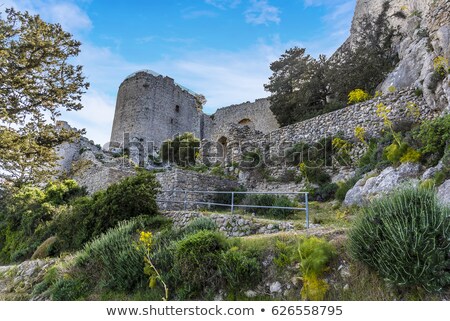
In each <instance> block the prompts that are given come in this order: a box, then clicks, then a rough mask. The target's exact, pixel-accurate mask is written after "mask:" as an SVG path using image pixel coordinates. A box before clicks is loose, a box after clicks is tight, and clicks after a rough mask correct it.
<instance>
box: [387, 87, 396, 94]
mask: <svg viewBox="0 0 450 321" xmlns="http://www.w3.org/2000/svg"><path fill="white" fill-rule="evenodd" d="M388 91H389V92H390V93H391V94H392V93H395V92H396V91H397V88H395V86H389V88H388Z"/></svg>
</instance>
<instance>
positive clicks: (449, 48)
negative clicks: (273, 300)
mask: <svg viewBox="0 0 450 321" xmlns="http://www.w3.org/2000/svg"><path fill="white" fill-rule="evenodd" d="M383 3H384V0H372V1H369V0H358V1H357V5H356V10H355V19H354V21H353V24H352V28H351V35H350V37H349V38H348V40H347V41H346V42H345V43H344V44H343V46H342V47H341V48H339V49H338V50H337V52H336V53H335V55H336V56H339V55H344V54H345V50H346V47H347V46H351V44H352V42H353V41H356V40H357V39H356V38H355V37H357V33H356V30H357V29H358V28H359V25H358V17H361V16H362V15H364V14H366V13H371V14H373V15H377V14H379V12H380V10H381V8H382V5H383ZM399 12H402V13H403V14H399ZM419 13H420V14H419ZM449 13H450V2H449V1H448V0H420V1H419V0H399V1H395V2H394V1H392V8H391V9H390V11H389V12H388V19H389V23H390V24H391V25H392V27H394V28H396V29H398V30H399V31H400V33H401V34H402V37H398V39H397V38H396V39H394V44H395V47H396V50H397V51H398V54H399V58H400V62H399V63H398V65H397V67H396V68H395V70H393V71H392V72H391V73H390V74H389V75H388V76H387V78H386V80H385V81H384V82H383V83H382V84H380V86H379V89H380V90H381V91H382V92H383V95H382V96H381V97H376V98H374V99H372V100H369V101H366V102H362V103H358V104H355V105H351V106H347V107H345V108H343V109H339V110H336V111H334V112H330V113H326V114H322V115H319V116H317V117H314V118H312V119H308V120H305V121H302V122H298V123H295V124H292V125H289V126H285V127H282V128H280V126H279V124H278V123H277V121H276V118H275V116H274V114H273V113H272V112H271V110H270V101H269V100H268V99H257V100H256V101H254V102H245V103H241V104H237V105H232V106H228V107H223V108H220V109H218V110H217V111H216V112H215V113H214V114H213V115H207V114H205V113H204V112H203V111H202V105H203V102H204V101H203V99H202V98H203V96H201V95H198V94H196V93H194V92H192V91H190V90H189V89H187V88H185V87H183V86H181V85H179V84H177V83H176V82H175V81H174V80H173V79H172V78H169V77H167V76H162V75H159V74H157V73H155V72H153V71H150V70H143V71H138V72H136V73H134V74H132V75H130V76H129V77H127V78H126V79H125V80H124V81H123V82H122V84H121V85H120V88H119V91H118V95H117V103H116V109H115V115H114V122H113V127H112V132H111V144H110V147H111V148H110V151H111V152H108V151H105V150H102V148H101V147H100V146H99V145H95V144H94V143H93V142H92V141H89V140H88V139H87V138H85V137H82V138H81V139H80V140H79V141H77V142H75V143H65V144H63V145H61V146H60V148H59V149H58V155H60V156H61V158H62V159H61V161H60V163H59V167H60V168H61V169H62V170H63V171H64V172H66V173H68V174H70V175H71V176H72V177H74V178H75V179H76V180H77V181H78V182H79V183H80V184H81V185H84V186H86V187H87V188H88V191H89V192H94V191H96V190H99V189H103V188H105V187H107V186H108V185H109V184H111V183H113V182H117V181H118V180H120V179H121V178H123V177H125V176H128V175H133V171H132V166H134V164H139V165H140V166H143V167H146V168H150V169H151V168H152V167H154V166H159V165H157V164H156V163H155V162H153V160H154V159H155V158H152V157H147V156H153V157H155V156H158V155H159V149H160V148H161V145H162V143H163V142H164V141H166V140H168V139H173V138H174V137H175V136H176V135H179V134H183V133H185V132H190V133H193V134H194V135H195V137H197V138H198V139H200V140H201V148H200V156H201V157H200V160H201V162H202V163H203V165H207V167H208V168H209V170H210V172H211V174H212V168H213V167H215V166H216V165H219V163H220V165H222V170H223V173H224V174H226V175H225V176H226V177H230V176H233V177H234V178H235V179H237V182H238V183H239V184H241V185H243V186H245V187H246V188H247V189H249V190H259V191H265V190H267V191H274V190H276V191H291V190H298V189H300V188H302V187H301V186H300V185H298V184H297V183H296V182H295V181H292V180H287V179H285V178H286V177H288V176H289V175H291V174H292V173H294V172H295V173H296V172H298V166H297V165H296V166H297V167H293V165H292V164H287V163H286V157H285V156H286V151H288V150H289V149H290V148H291V147H292V146H295V144H298V143H306V144H310V145H312V144H315V143H318V142H320V141H321V140H322V139H323V138H330V137H334V136H339V137H342V138H343V139H346V140H348V141H349V142H351V143H352V145H353V147H352V150H351V153H350V155H349V156H350V157H351V158H352V161H355V160H357V159H359V158H360V157H361V156H362V155H363V153H364V151H365V149H366V147H367V146H366V145H365V144H363V143H362V142H360V141H358V139H356V138H355V129H356V128H357V127H359V128H362V129H363V130H364V131H365V133H366V135H367V137H369V138H370V137H379V136H380V135H381V134H382V132H383V129H384V124H383V121H382V120H381V119H380V117H379V116H378V115H377V108H378V107H377V106H378V105H380V104H382V105H384V106H387V107H389V108H390V109H391V112H390V114H389V118H390V120H391V121H392V122H393V123H394V124H408V123H415V122H420V121H421V120H427V119H433V118H435V117H438V116H439V115H443V114H447V113H450V76H449V75H447V77H446V78H445V79H444V80H443V81H441V82H439V83H438V84H436V86H435V88H434V89H433V90H432V89H430V88H431V87H430V84H431V83H432V81H433V74H434V72H435V70H434V65H433V62H434V59H435V58H436V57H443V58H445V59H447V60H450V45H449V44H450V14H449ZM403 15H405V16H406V18H398V17H399V16H403ZM431 49H433V50H431ZM391 87H394V88H395V90H394V92H390V89H389V88H391ZM418 93H419V94H418ZM408 106H409V107H411V106H413V107H414V109H415V110H416V111H417V113H418V115H414V113H411V111H410V110H409V109H408ZM61 125H62V124H60V126H61ZM126 149H128V151H129V155H125V156H129V158H130V159H131V160H132V161H133V162H132V163H131V164H132V166H130V164H127V162H128V160H127V157H121V155H122V156H123V154H122V152H123V151H125V150H126ZM256 154H258V156H259V158H260V159H262V160H263V161H267V162H263V164H264V165H267V166H265V167H264V166H262V167H261V168H263V170H264V171H266V172H264V171H263V170H260V172H258V171H257V170H254V171H253V172H254V173H252V172H251V169H250V168H246V167H245V168H244V167H243V166H240V165H242V163H246V162H247V159H248V158H249V157H248V156H251V157H250V158H253V156H255V155H256ZM136 155H138V157H139V158H138V159H136ZM141 155H143V157H141ZM133 163H134V164H133ZM167 167H168V168H170V166H167ZM254 168H256V167H254ZM326 170H327V171H329V173H328V174H330V176H331V177H332V181H333V182H338V181H343V180H346V179H348V178H349V177H351V176H352V175H353V174H354V172H355V169H354V168H353V166H352V162H350V164H343V165H342V164H338V165H337V166H333V167H331V168H326ZM252 174H255V175H253V176H254V178H255V179H253V178H252ZM263 174H264V175H266V176H270V178H271V179H272V181H271V182H269V181H268V180H266V179H265V178H264V176H262V175H263ZM287 174H289V175H287ZM258 175H260V176H261V177H258ZM219 176H220V175H219ZM291 176H292V175H291ZM157 177H158V179H159V180H160V182H161V184H162V186H164V187H166V188H170V189H190V190H196V189H197V190H218V189H220V188H223V186H226V184H227V183H225V182H223V181H220V182H219V181H216V179H217V177H213V176H211V175H210V176H208V175H205V174H203V173H198V172H193V171H185V170H181V169H176V173H174V171H173V170H167V171H162V172H160V173H158V174H157ZM220 178H223V175H222V177H220ZM288 178H289V177H288ZM171 184H172V185H171ZM173 184H175V185H173Z"/></svg>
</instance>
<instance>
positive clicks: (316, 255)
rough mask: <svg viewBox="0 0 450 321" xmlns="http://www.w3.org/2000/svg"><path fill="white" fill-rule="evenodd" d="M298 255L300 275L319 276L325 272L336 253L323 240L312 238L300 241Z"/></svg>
mask: <svg viewBox="0 0 450 321" xmlns="http://www.w3.org/2000/svg"><path fill="white" fill-rule="evenodd" d="M298 254H299V257H300V271H301V272H302V275H311V274H314V275H316V276H320V275H322V274H323V273H324V272H325V271H326V270H327V264H328V263H329V262H330V261H331V259H332V258H333V257H334V255H335V254H336V253H335V249H334V247H333V246H332V245H331V244H330V243H328V242H327V241H326V240H325V239H321V238H317V237H315V236H313V237H309V238H304V239H302V240H301V241H300V243H299V246H298Z"/></svg>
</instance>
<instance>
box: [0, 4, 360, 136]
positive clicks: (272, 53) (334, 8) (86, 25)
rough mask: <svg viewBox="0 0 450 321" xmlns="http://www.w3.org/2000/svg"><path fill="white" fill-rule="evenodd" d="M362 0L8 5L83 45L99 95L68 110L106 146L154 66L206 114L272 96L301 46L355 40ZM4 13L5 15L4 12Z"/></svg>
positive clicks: (321, 48)
mask: <svg viewBox="0 0 450 321" xmlns="http://www.w3.org/2000/svg"><path fill="white" fill-rule="evenodd" d="M355 3H356V0H174V1H171V0H147V1H144V0H127V1H111V0H110V1H107V0H0V4H3V6H2V9H4V8H6V7H15V8H16V9H18V10H22V11H24V10H28V11H30V12H32V13H35V14H40V15H41V17H42V18H43V19H44V20H46V21H49V22H57V23H60V24H61V25H62V26H63V27H64V29H65V30H67V31H69V32H71V33H72V34H73V35H74V37H75V38H76V39H78V40H80V41H81V42H82V43H83V44H82V47H81V50H82V52H81V54H80V55H79V56H78V57H77V58H76V59H75V62H76V63H78V64H81V65H83V66H84V73H85V75H86V76H87V77H88V81H89V82H90V83H91V88H90V89H89V91H88V93H86V94H85V95H84V97H83V104H84V106H85V107H84V109H83V110H82V111H79V112H76V113H74V112H71V113H63V115H62V117H61V118H62V119H65V120H68V121H69V123H71V124H72V125H73V126H75V127H77V128H86V130H87V132H88V133H87V136H88V137H89V138H91V139H93V140H95V141H96V142H97V143H100V144H104V143H106V142H108V139H109V135H110V131H111V126H112V120H113V115H114V106H115V99H116V94H117V89H118V87H119V85H120V83H121V82H122V80H123V79H124V78H125V77H126V76H128V75H129V74H131V73H133V72H135V71H137V70H140V69H152V70H154V71H156V72H158V73H160V74H163V75H167V76H169V77H172V78H174V79H175V81H176V82H178V83H180V84H181V85H183V86H185V87H188V88H190V89H191V90H193V91H195V92H197V93H201V94H203V95H205V97H206V98H207V100H208V102H207V104H206V106H205V108H204V110H205V112H206V113H209V114H211V113H213V112H214V111H215V110H216V109H217V108H220V107H224V106H228V105H231V104H238V103H241V102H245V101H253V100H255V99H256V98H261V97H266V96H268V93H267V92H265V91H264V88H263V85H264V84H265V83H267V81H268V77H269V76H270V75H271V72H270V69H269V65H270V63H271V62H273V61H275V60H276V59H278V58H279V56H280V55H281V54H282V53H283V52H284V51H285V50H286V49H289V48H291V47H293V46H299V47H305V48H307V50H308V52H309V53H310V54H311V55H313V56H318V55H319V54H321V53H323V54H326V55H328V56H329V55H330V54H332V53H333V52H334V50H336V49H337V48H338V47H339V46H340V45H341V44H342V43H343V41H344V40H345V39H346V38H347V37H348V34H349V29H350V24H351V19H352V16H353V12H354V7H355ZM2 11H3V10H2Z"/></svg>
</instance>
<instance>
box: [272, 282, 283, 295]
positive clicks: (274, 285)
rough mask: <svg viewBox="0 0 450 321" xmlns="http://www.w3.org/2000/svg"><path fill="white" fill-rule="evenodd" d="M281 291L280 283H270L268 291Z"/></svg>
mask: <svg viewBox="0 0 450 321" xmlns="http://www.w3.org/2000/svg"><path fill="white" fill-rule="evenodd" d="M279 292H281V283H280V282H278V281H276V282H274V283H272V284H271V285H270V293H279Z"/></svg>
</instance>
